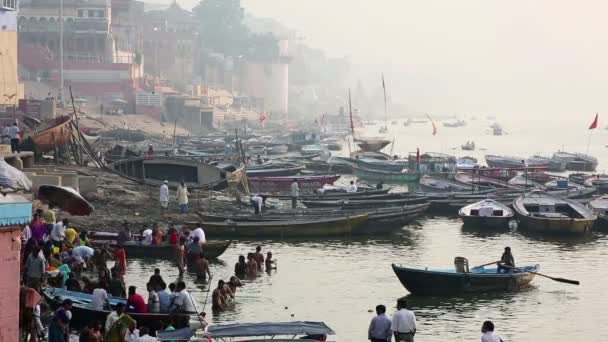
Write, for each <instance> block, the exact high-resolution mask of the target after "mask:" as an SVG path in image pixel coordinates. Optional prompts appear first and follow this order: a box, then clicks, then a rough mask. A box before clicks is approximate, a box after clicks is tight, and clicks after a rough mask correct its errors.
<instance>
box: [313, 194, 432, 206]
mask: <svg viewBox="0 0 608 342" xmlns="http://www.w3.org/2000/svg"><path fill="white" fill-rule="evenodd" d="M426 202H427V199H426V198H425V197H417V196H412V197H405V198H399V199H378V200H376V199H365V198H363V199H356V198H355V199H340V200H315V201H311V200H303V201H302V204H304V205H305V206H306V207H307V208H328V207H339V208H343V209H362V208H379V207H400V206H404V205H410V204H421V203H426Z"/></svg>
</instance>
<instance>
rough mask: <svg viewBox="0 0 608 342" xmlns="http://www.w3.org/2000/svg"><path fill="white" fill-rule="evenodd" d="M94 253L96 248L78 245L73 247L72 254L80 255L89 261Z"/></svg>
mask: <svg viewBox="0 0 608 342" xmlns="http://www.w3.org/2000/svg"><path fill="white" fill-rule="evenodd" d="M93 254H95V250H94V249H93V248H91V247H89V246H77V247H74V249H72V256H74V257H80V258H82V259H83V260H84V261H88V260H89V259H90V258H91V257H92V256H93Z"/></svg>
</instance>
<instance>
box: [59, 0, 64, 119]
mask: <svg viewBox="0 0 608 342" xmlns="http://www.w3.org/2000/svg"><path fill="white" fill-rule="evenodd" d="M59 77H60V80H59V96H58V97H59V101H60V103H61V108H63V0H59Z"/></svg>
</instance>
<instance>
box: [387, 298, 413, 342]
mask: <svg viewBox="0 0 608 342" xmlns="http://www.w3.org/2000/svg"><path fill="white" fill-rule="evenodd" d="M391 330H392V331H393V334H394V335H395V342H414V335H415V334H416V316H415V315H414V313H413V312H411V311H410V310H408V309H407V302H406V300H405V299H404V298H399V299H398V300H397V312H395V314H394V315H393V322H392V324H391Z"/></svg>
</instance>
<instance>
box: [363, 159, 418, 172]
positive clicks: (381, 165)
mask: <svg viewBox="0 0 608 342" xmlns="http://www.w3.org/2000/svg"><path fill="white" fill-rule="evenodd" d="M354 161H355V164H356V165H357V166H358V167H360V168H363V169H367V170H380V171H389V172H401V170H403V169H404V168H407V162H405V163H403V162H398V161H393V160H379V159H376V158H365V157H361V158H355V160H354Z"/></svg>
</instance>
